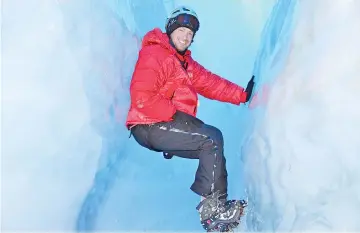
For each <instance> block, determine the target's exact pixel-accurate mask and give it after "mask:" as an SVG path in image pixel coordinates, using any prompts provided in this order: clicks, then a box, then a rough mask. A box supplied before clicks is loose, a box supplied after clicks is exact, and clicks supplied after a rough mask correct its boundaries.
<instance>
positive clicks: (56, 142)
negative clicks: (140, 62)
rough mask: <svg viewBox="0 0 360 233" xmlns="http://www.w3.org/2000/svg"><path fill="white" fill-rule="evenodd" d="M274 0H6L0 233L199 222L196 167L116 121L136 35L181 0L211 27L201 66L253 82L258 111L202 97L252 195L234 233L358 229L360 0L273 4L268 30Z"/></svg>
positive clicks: (234, 177)
mask: <svg viewBox="0 0 360 233" xmlns="http://www.w3.org/2000/svg"><path fill="white" fill-rule="evenodd" d="M274 2H275V1H266V2H264V1H260V0H259V1H247V0H238V1H229V2H227V3H226V4H223V5H219V2H217V1H207V2H206V4H204V3H201V2H197V1H196V2H194V1H187V0H186V1H185V0H182V1H171V0H166V1H165V0H164V1H162V0H153V1H143V0H120V1H115V0H113V1H111V0H108V1H85V0H79V1H67V0H58V1H55V0H54V1H33V2H30V1H20V0H12V1H9V0H6V1H3V2H2V3H3V4H2V38H1V39H2V48H1V49H2V58H1V61H2V69H1V71H2V97H1V100H2V104H1V107H2V114H1V118H2V124H1V125H2V135H1V140H2V141H1V149H2V151H1V152H2V159H1V166H2V167H1V208H2V214H1V222H2V226H1V227H2V231H9V230H15V231H20V230H26V231H40V230H46V231H63V230H64V231H65V230H66V231H75V230H89V231H90V230H98V231H105V230H112V231H129V230H135V231H164V230H170V231H201V230H202V229H201V226H200V225H199V222H198V215H197V213H196V211H195V206H196V205H197V204H198V201H199V198H198V197H197V196H196V195H195V194H193V193H192V192H191V191H190V190H189V186H190V185H191V183H192V180H193V176H194V172H195V170H196V166H197V163H196V161H188V160H184V159H179V158H174V159H173V160H170V161H168V160H164V159H163V158H162V156H161V154H157V153H154V152H149V151H147V150H146V149H143V148H141V147H139V146H138V145H137V144H136V143H135V142H134V140H133V139H132V138H131V139H129V138H128V132H127V131H126V129H125V128H124V127H123V122H124V119H125V116H126V110H127V108H128V91H127V90H128V84H129V80H130V78H131V73H132V70H133V64H134V62H135V61H136V58H137V51H138V49H139V43H140V41H141V38H142V36H143V35H144V34H145V33H146V32H147V31H148V30H150V29H152V28H153V27H161V28H163V25H164V20H165V17H166V15H167V14H168V12H169V11H170V10H171V9H173V7H174V6H176V5H179V4H188V5H190V6H192V7H194V8H195V9H196V11H197V12H198V14H199V17H200V20H201V22H202V24H201V30H200V32H199V33H198V34H197V35H196V38H195V43H194V45H193V46H192V47H191V49H192V51H193V54H194V58H195V59H197V60H198V61H199V62H201V63H202V64H203V65H204V66H205V67H207V68H209V69H211V70H212V71H214V72H216V73H218V74H220V75H222V76H224V77H226V78H227V79H229V80H232V81H234V82H236V83H238V84H240V85H246V83H247V81H248V79H249V78H250V76H251V74H252V73H255V74H256V76H257V87H256V89H257V92H256V96H255V97H254V98H253V100H252V102H251V104H250V105H249V106H241V107H236V106H233V105H229V104H224V103H219V102H216V101H210V100H206V99H204V98H201V99H200V101H201V105H200V109H199V117H200V118H202V119H203V120H205V121H206V122H207V123H209V124H213V125H215V126H217V127H218V128H220V129H221V130H222V131H223V134H224V137H225V140H226V143H225V146H226V147H225V151H226V156H227V161H228V170H229V175H230V176H229V185H230V187H229V191H230V197H236V198H244V197H248V198H249V201H250V206H249V208H248V210H249V212H248V214H247V216H246V221H244V224H243V225H242V227H241V229H245V230H246V229H248V230H256V231H260V230H266V231H267V230H275V231H287V230H324V229H325V230H331V229H333V230H359V229H360V227H359V225H358V223H357V222H356V220H357V219H358V216H360V214H359V213H358V210H359V209H360V206H359V205H360V204H359V192H360V191H359V187H360V184H359V180H360V174H359V163H357V161H356V160H355V159H356V155H358V154H359V147H358V146H357V144H356V143H357V142H358V141H359V136H357V135H358V134H357V132H358V131H359V129H358V128H359V126H360V124H359V120H358V119H359V117H358V116H359V110H358V108H356V106H357V105H356V102H355V101H356V99H357V89H358V87H359V81H358V80H357V79H356V75H357V73H356V71H357V69H359V68H358V67H359V65H358V64H360V58H359V53H358V51H359V46H358V45H357V43H356V42H357V41H360V40H359V39H360V38H359V34H358V33H359V31H360V30H357V29H358V28H359V25H360V22H359V21H360V20H359V14H358V10H357V9H360V6H359V3H358V2H356V1H340V0H338V1H336V0H334V1H332V2H331V4H329V2H328V1H325V0H319V1H316V3H314V2H313V1H310V0H304V1H301V2H298V1H285V0H279V1H276V3H277V4H276V5H275V7H274V9H273V11H272V14H271V17H270V20H269V21H268V22H267V24H266V25H265V21H266V20H267V18H268V16H269V14H270V11H271V9H272V6H273V3H274ZM20 6H21V7H20ZM264 25H265V30H264V31H263V34H262V36H260V33H261V32H262V29H263V27H264ZM254 61H255V63H254ZM335 85H336V86H335ZM224 119H225V120H224ZM244 171H245V175H244ZM349 200H351V202H350V201H349Z"/></svg>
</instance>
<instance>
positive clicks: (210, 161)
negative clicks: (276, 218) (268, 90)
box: [126, 6, 254, 230]
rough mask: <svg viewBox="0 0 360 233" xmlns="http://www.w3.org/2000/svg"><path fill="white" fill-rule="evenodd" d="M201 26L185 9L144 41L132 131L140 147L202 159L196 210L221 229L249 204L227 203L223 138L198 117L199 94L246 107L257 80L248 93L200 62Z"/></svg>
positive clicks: (133, 87) (206, 223) (134, 83)
mask: <svg viewBox="0 0 360 233" xmlns="http://www.w3.org/2000/svg"><path fill="white" fill-rule="evenodd" d="M199 27H200V23H199V20H198V17H197V14H196V12H195V11H194V10H192V9H191V8H189V7H185V6H180V7H178V8H176V9H175V10H174V11H173V12H172V13H171V15H170V17H169V18H168V19H167V22H166V25H165V29H166V32H165V33H164V32H162V31H161V29H160V28H154V29H152V30H151V31H149V32H148V33H147V34H146V35H145V36H144V38H143V41H142V46H141V49H140V51H139V57H138V60H137V62H136V65H135V69H134V72H133V76H132V80H131V84H130V97H131V104H130V108H129V112H128V116H127V120H126V127H127V128H128V129H129V130H130V131H131V133H130V136H131V135H133V137H134V138H135V140H136V141H137V143H138V144H140V145H141V146H143V147H145V148H147V149H149V150H151V151H156V152H162V154H163V155H164V157H165V158H167V159H170V158H172V157H173V156H179V157H182V158H187V159H197V160H199V166H198V168H197V171H196V174H195V181H194V183H193V184H192V185H191V187H190V189H191V190H192V191H193V192H195V193H196V194H198V195H200V196H201V200H200V203H199V205H198V206H197V207H196V209H197V210H198V212H199V215H200V221H201V224H202V226H203V227H204V229H206V230H215V229H218V228H219V227H220V226H225V225H226V224H228V225H229V224H230V223H234V222H236V220H239V219H240V215H241V214H242V208H243V206H242V205H243V204H244V202H242V201H240V200H227V197H228V194H227V191H228V190H227V186H228V182H227V176H228V174H227V170H226V159H225V156H224V139H223V135H222V132H221V131H220V130H219V129H218V128H216V127H214V126H211V125H208V124H205V123H204V122H203V121H202V120H200V119H199V118H197V117H196V114H197V111H198V94H200V95H202V96H204V97H206V98H209V99H212V100H217V101H221V102H227V103H232V104H234V105H240V104H241V103H246V102H248V101H249V99H250V96H251V94H252V89H253V86H254V76H252V78H251V79H250V81H249V83H248V86H247V88H246V89H244V88H243V87H241V86H239V85H236V84H234V83H232V82H230V81H228V80H226V79H224V78H222V77H220V76H218V75H216V74H214V73H212V72H210V71H209V70H207V69H206V68H205V67H203V66H202V65H200V64H199V63H198V62H196V61H195V60H194V59H193V58H192V56H191V51H190V50H189V46H190V45H191V44H192V43H193V38H194V36H195V35H196V33H197V32H198V30H199ZM219 216H221V217H219Z"/></svg>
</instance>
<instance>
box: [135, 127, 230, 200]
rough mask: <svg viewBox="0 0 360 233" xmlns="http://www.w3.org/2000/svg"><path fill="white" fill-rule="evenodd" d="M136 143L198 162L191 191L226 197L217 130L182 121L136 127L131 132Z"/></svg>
mask: <svg viewBox="0 0 360 233" xmlns="http://www.w3.org/2000/svg"><path fill="white" fill-rule="evenodd" d="M132 134H133V136H134V138H135V140H136V141H137V142H138V143H139V144H140V145H142V146H144V147H146V148H148V149H150V150H153V151H158V152H168V153H171V154H174V155H176V156H179V157H183V158H189V159H199V166H198V169H197V171H196V176H195V181H194V183H193V184H192V186H191V190H192V191H194V192H195V193H197V194H198V195H200V196H208V195H209V194H211V193H214V192H216V191H219V192H220V193H221V194H222V195H223V198H224V199H225V198H226V197H227V171H226V165H225V162H226V160H225V157H224V154H223V152H224V149H223V146H224V142H223V137H222V133H221V131H220V130H219V129H217V128H215V127H213V126H210V125H206V124H202V125H200V127H198V126H197V125H194V124H191V123H189V122H183V121H172V122H162V123H157V124H154V125H139V126H136V127H134V128H133V129H132Z"/></svg>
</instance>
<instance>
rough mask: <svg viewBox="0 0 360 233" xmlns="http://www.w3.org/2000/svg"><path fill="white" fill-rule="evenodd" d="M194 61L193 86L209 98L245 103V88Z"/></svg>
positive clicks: (237, 103)
mask: <svg viewBox="0 0 360 233" xmlns="http://www.w3.org/2000/svg"><path fill="white" fill-rule="evenodd" d="M192 63H193V82H192V84H193V87H194V88H195V89H196V91H197V92H198V93H199V94H200V95H202V96H204V97H206V98H209V99H213V100H218V101H222V102H228V103H232V104H236V105H239V104H240V103H245V101H246V92H245V91H244V88H243V87H241V86H239V85H236V84H235V83H232V82H230V81H229V80H226V79H224V78H222V77H220V76H218V75H216V74H214V73H211V72H210V71H208V70H207V69H206V68H204V67H203V66H202V65H200V64H199V63H197V62H196V61H194V60H193V61H192Z"/></svg>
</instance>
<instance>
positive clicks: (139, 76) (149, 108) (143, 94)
mask: <svg viewBox="0 0 360 233" xmlns="http://www.w3.org/2000/svg"><path fill="white" fill-rule="evenodd" d="M161 64H162V61H160V60H158V59H156V58H154V56H153V55H151V54H145V55H144V54H140V56H139V60H138V61H137V64H136V67H135V71H134V74H133V78H132V81H131V85H130V96H131V102H132V105H135V106H136V108H137V109H138V111H140V112H142V113H143V114H145V115H146V116H148V117H150V118H155V119H160V120H168V119H170V118H171V117H172V116H173V115H174V113H175V112H176V108H175V106H174V105H173V104H172V102H171V100H170V99H167V98H165V97H164V96H163V95H161V94H160V93H159V90H160V86H159V83H161V82H160V81H159V80H158V79H159V78H160V71H161V69H162V67H161Z"/></svg>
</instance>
